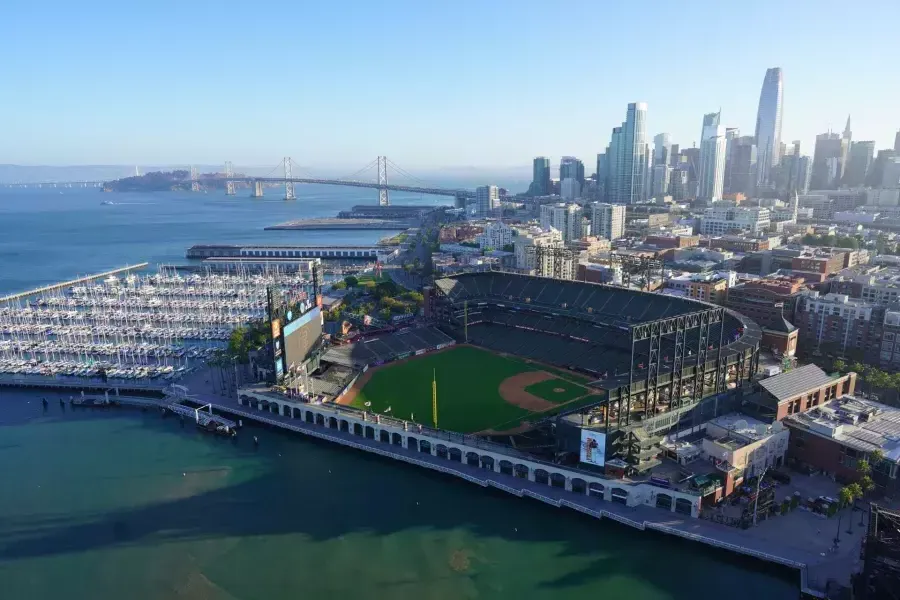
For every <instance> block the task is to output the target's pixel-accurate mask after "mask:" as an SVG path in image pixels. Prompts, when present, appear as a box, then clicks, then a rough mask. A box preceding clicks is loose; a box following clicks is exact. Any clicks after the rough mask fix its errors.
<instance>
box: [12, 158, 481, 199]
mask: <svg viewBox="0 0 900 600" xmlns="http://www.w3.org/2000/svg"><path fill="white" fill-rule="evenodd" d="M224 166H225V168H224V170H223V171H222V172H221V173H204V174H202V175H201V174H200V173H199V172H198V170H197V169H196V168H195V167H191V168H190V184H191V191H193V192H199V191H201V190H202V189H204V188H206V187H208V186H210V185H214V186H216V187H224V189H225V194H226V195H229V196H234V195H236V193H237V192H236V188H237V187H238V185H239V184H241V185H248V186H249V187H250V196H251V197H254V198H261V197H262V196H263V194H264V190H265V188H266V187H267V186H270V185H273V184H276V185H277V184H280V185H282V186H283V188H284V199H285V200H295V199H296V198H297V192H296V188H295V186H296V185H302V184H315V185H336V186H345V187H355V188H367V189H373V190H376V191H377V192H378V204H379V205H380V206H390V204H391V202H390V192H409V193H414V194H428V195H432V196H450V197H453V198H456V199H457V202H458V203H461V204H464V203H465V201H466V200H467V199H471V198H474V197H475V191H474V190H469V189H463V188H446V187H438V186H434V185H431V184H428V183H427V182H425V181H422V180H421V179H419V178H418V177H416V176H414V175H412V174H410V173H409V172H408V171H406V170H404V169H403V168H401V167H399V166H397V164H395V163H394V162H393V161H391V160H389V159H388V158H387V157H386V156H379V157H377V158H375V160H373V161H372V162H370V163H369V164H367V165H366V166H364V167H363V168H361V169H359V170H357V171H354V172H353V173H350V174H348V175H345V176H342V177H337V178H328V177H316V176H315V175H313V174H310V173H309V172H307V171H306V170H305V168H304V167H301V166H300V165H298V164H297V163H296V162H295V161H293V160H292V159H291V157H289V156H286V157H284V158H283V159H282V160H281V161H280V162H279V163H278V164H277V165H276V166H275V167H273V168H272V169H271V170H270V171H269V172H268V173H267V174H265V175H263V176H261V177H260V176H253V175H240V174H235V172H234V165H233V164H232V162H231V161H226V162H225V165H224ZM388 167H390V171H391V173H392V175H399V176H400V178H401V180H402V181H403V182H404V183H400V184H398V183H389V181H388ZM105 183H107V182H104V181H44V182H29V183H6V184H0V185H3V186H4V187H8V188H15V187H23V188H40V187H51V188H54V187H60V188H66V187H68V188H73V187H102V186H103V185H104V184H105ZM184 183H187V182H186V181H185V182H184Z"/></svg>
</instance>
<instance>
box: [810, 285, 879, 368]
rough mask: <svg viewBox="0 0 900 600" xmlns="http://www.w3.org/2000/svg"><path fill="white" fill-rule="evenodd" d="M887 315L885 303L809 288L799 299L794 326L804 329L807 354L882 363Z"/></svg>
mask: <svg viewBox="0 0 900 600" xmlns="http://www.w3.org/2000/svg"><path fill="white" fill-rule="evenodd" d="M884 318H885V309H884V307H883V306H879V305H876V304H872V303H870V302H866V301H864V300H858V299H855V298H850V297H849V296H846V295H844V294H831V293H829V294H824V295H823V294H821V293H819V292H817V291H814V290H805V291H803V292H802V293H801V295H800V297H799V298H798V299H797V309H796V311H795V313H794V325H796V326H797V328H798V329H799V330H800V340H799V344H800V349H801V350H802V351H803V352H804V353H806V354H812V355H826V356H835V357H836V356H843V357H847V358H850V359H852V360H863V361H865V362H868V363H871V364H878V363H879V362H880V359H879V348H880V346H881V332H882V330H883V329H884Z"/></svg>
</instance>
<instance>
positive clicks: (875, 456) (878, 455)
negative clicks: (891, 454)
mask: <svg viewBox="0 0 900 600" xmlns="http://www.w3.org/2000/svg"><path fill="white" fill-rule="evenodd" d="M883 460H884V452H882V451H881V450H872V451H871V452H869V463H870V464H872V465H875V466H878V463H880V462H881V461H883Z"/></svg>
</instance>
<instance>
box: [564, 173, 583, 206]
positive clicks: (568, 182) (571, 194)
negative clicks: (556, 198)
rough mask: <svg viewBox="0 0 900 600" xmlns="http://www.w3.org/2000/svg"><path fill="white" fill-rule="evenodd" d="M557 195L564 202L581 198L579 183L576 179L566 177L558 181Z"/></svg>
mask: <svg viewBox="0 0 900 600" xmlns="http://www.w3.org/2000/svg"><path fill="white" fill-rule="evenodd" d="M559 195H560V196H562V199H563V200H565V201H566V202H572V201H573V200H575V198H581V183H579V181H578V180H577V179H574V178H572V177H566V178H565V179H563V180H562V181H560V182H559Z"/></svg>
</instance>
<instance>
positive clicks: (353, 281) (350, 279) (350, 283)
mask: <svg viewBox="0 0 900 600" xmlns="http://www.w3.org/2000/svg"><path fill="white" fill-rule="evenodd" d="M344 283H346V284H347V287H348V288H355V287H356V286H358V285H359V279H357V278H356V277H354V276H353V275H348V276H347V277H344Z"/></svg>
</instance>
